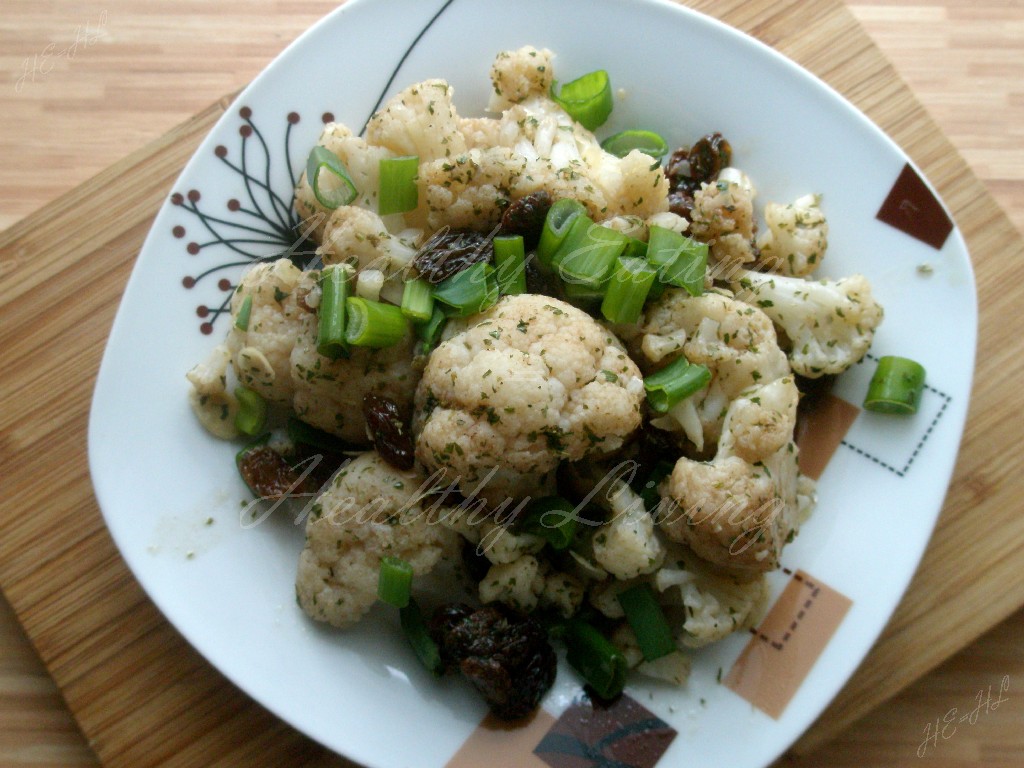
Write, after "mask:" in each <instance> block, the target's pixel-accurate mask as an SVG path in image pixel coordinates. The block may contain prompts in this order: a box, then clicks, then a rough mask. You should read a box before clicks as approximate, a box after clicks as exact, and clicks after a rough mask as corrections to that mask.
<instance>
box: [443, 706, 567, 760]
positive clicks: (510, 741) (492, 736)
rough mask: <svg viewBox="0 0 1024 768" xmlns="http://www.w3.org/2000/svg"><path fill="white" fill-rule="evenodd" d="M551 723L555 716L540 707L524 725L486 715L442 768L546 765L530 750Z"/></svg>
mask: <svg viewBox="0 0 1024 768" xmlns="http://www.w3.org/2000/svg"><path fill="white" fill-rule="evenodd" d="M554 724H555V718H554V717H553V716H552V715H549V714H548V713H547V712H545V711H544V710H543V709H538V710H537V713H536V714H535V715H534V716H533V718H532V719H531V720H530V721H529V722H528V723H525V724H524V723H522V722H521V721H517V722H516V723H514V724H511V725H509V724H508V723H503V722H501V721H500V720H498V719H497V718H495V717H492V716H491V715H488V716H487V717H485V718H484V719H483V720H482V721H481V722H480V725H478V726H477V727H476V730H475V731H473V733H471V734H470V735H469V738H468V739H466V741H465V742H464V743H463V745H462V746H461V747H460V748H459V751H458V752H456V753H455V755H454V756H453V757H452V759H451V760H449V761H448V763H447V764H446V765H445V768H480V766H483V765H486V766H487V768H549V767H548V764H547V763H546V762H544V761H543V760H541V759H540V758H539V757H538V756H537V755H535V754H534V753H533V750H534V748H535V747H536V746H537V745H538V744H539V743H540V740H541V739H543V738H544V735H545V734H546V733H547V732H548V731H550V730H551V726H553V725H554Z"/></svg>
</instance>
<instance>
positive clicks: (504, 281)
mask: <svg viewBox="0 0 1024 768" xmlns="http://www.w3.org/2000/svg"><path fill="white" fill-rule="evenodd" d="M494 264H495V273H496V277H497V279H498V290H499V291H500V292H501V294H502V295H503V296H511V295H517V294H520V293H526V248H525V247H524V246H523V236H522V235H499V236H498V237H496V238H494Z"/></svg>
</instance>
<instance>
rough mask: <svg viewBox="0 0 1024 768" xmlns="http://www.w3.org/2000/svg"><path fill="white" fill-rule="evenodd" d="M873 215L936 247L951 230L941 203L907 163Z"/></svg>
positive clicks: (944, 240)
mask: <svg viewBox="0 0 1024 768" xmlns="http://www.w3.org/2000/svg"><path fill="white" fill-rule="evenodd" d="M876 218H877V219H878V220H879V221H884V222H885V223H886V224H888V225H890V226H892V227H896V229H898V230H900V231H901V232H904V233H906V234H908V235H910V236H911V237H914V238H917V239H918V240H920V241H921V242H922V243H927V244H928V245H930V246H931V247H932V248H935V249H936V250H937V249H939V248H942V245H943V243H945V242H946V238H947V237H949V233H950V232H952V231H953V222H952V221H951V220H950V218H949V216H948V215H947V214H946V211H945V210H943V208H942V204H941V203H940V202H939V201H938V200H937V199H936V197H935V195H933V194H932V192H931V190H930V189H928V187H927V186H926V185H925V183H924V181H923V180H922V179H921V177H920V176H918V175H917V172H916V171H915V170H914V169H913V168H911V167H910V164H909V163H907V164H906V165H904V166H903V170H902V171H900V175H899V178H897V179H896V183H895V184H894V185H893V187H892V189H891V190H890V191H889V196H888V197H886V198H885V202H884V203H882V207H881V208H880V209H879V210H878V214H877V215H876Z"/></svg>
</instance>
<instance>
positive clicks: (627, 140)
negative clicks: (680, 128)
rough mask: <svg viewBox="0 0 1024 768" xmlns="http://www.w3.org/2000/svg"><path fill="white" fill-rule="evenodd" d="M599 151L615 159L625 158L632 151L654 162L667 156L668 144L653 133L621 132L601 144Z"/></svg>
mask: <svg viewBox="0 0 1024 768" xmlns="http://www.w3.org/2000/svg"><path fill="white" fill-rule="evenodd" d="M601 149H603V150H604V151H605V152H610V153H611V154H613V155H615V156H616V157H625V156H626V155H628V154H629V153H630V152H632V151H633V150H634V149H639V150H640V151H641V152H643V153H644V154H645V155H650V156H651V157H653V158H654V159H655V160H657V159H658V158H661V157H664V156H665V155H667V154H668V144H666V143H665V140H664V139H663V138H661V136H659V135H658V134H656V133H655V132H654V131H639V130H632V131H621V132H620V133H616V134H614V135H612V136H609V137H608V138H607V139H605V140H604V141H602V142H601Z"/></svg>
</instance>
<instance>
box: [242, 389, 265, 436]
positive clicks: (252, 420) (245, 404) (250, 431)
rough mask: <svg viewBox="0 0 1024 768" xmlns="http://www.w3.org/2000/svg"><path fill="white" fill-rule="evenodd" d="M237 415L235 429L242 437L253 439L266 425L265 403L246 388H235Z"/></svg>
mask: <svg viewBox="0 0 1024 768" xmlns="http://www.w3.org/2000/svg"><path fill="white" fill-rule="evenodd" d="M235 400H237V401H238V413H236V414H235V428H236V429H237V430H238V431H239V432H241V433H242V434H243V435H248V436H249V437H255V436H256V435H258V434H260V433H261V432H263V428H264V427H266V425H267V401H266V400H264V399H263V396H262V395H261V394H260V393H259V392H256V391H254V390H251V389H249V388H248V387H235Z"/></svg>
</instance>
